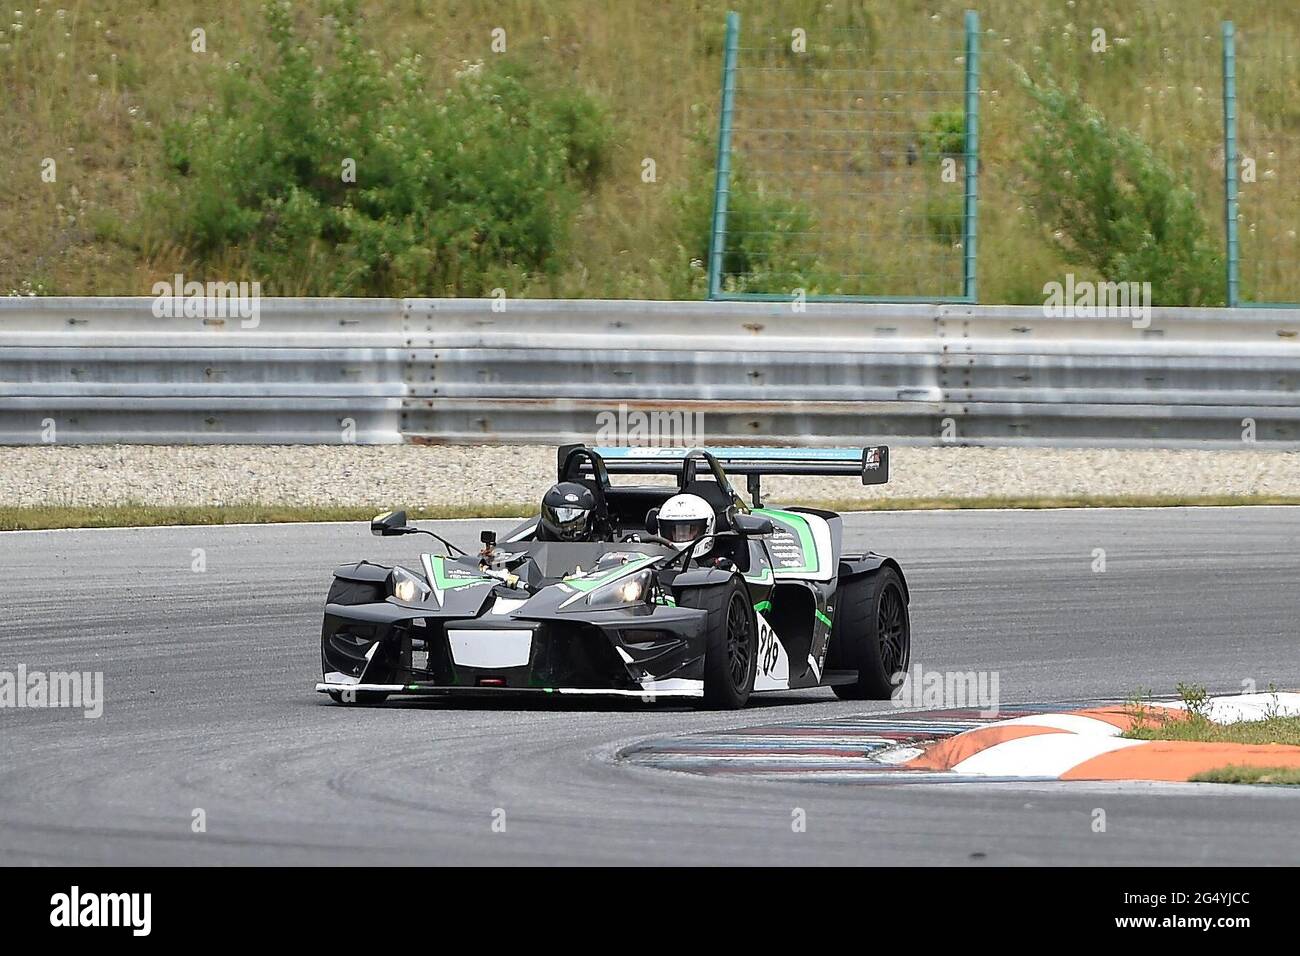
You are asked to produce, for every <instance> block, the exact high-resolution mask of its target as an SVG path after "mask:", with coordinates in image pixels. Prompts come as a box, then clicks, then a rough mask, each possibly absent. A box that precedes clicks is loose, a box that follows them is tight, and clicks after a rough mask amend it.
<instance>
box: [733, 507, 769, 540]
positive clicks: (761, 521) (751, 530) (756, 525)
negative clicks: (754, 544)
mask: <svg viewBox="0 0 1300 956" xmlns="http://www.w3.org/2000/svg"><path fill="white" fill-rule="evenodd" d="M731 523H732V524H733V525H734V526H735V528H736V530H737V531H738V532H739V533H740V534H743V535H745V536H746V537H749V536H750V535H755V536H757V535H764V534H772V533H773V532H775V531H776V525H774V524H772V519H771V518H759V517H757V516H755V515H747V514H745V513H744V512H741V513H739V514H737V515H736V516H735V517H734V518H733V519H732V522H731Z"/></svg>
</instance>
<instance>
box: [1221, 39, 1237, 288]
mask: <svg viewBox="0 0 1300 956" xmlns="http://www.w3.org/2000/svg"><path fill="white" fill-rule="evenodd" d="M1223 225H1224V241H1225V242H1226V248H1225V253H1226V255H1225V257H1224V258H1225V259H1226V260H1227V269H1228V276H1227V279H1228V287H1227V303H1228V308H1230V309H1235V308H1236V307H1237V306H1238V305H1240V304H1241V243H1240V240H1239V238H1238V235H1237V29H1236V26H1235V25H1234V24H1233V22H1232V21H1231V20H1225V21H1223Z"/></svg>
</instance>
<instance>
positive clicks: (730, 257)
mask: <svg viewBox="0 0 1300 956" xmlns="http://www.w3.org/2000/svg"><path fill="white" fill-rule="evenodd" d="M695 148H696V151H697V155H698V156H699V157H700V158H699V160H698V161H697V162H696V163H695V164H694V166H695V171H694V173H693V175H692V178H691V183H690V185H689V186H688V187H687V188H686V189H683V190H682V191H681V192H679V193H678V194H677V195H676V196H675V197H674V204H675V206H676V212H677V220H678V234H679V236H680V237H681V248H682V249H683V250H684V251H685V252H686V254H687V256H688V257H689V259H690V260H691V261H692V262H698V263H700V264H701V265H702V270H696V274H698V275H706V274H707V272H708V268H709V250H710V239H711V237H712V233H713V198H714V197H713V187H714V171H713V160H712V151H711V145H710V144H709V142H708V138H707V136H705V135H703V134H698V135H697V136H696V147H695ZM705 157H707V160H706V159H705ZM738 159H739V157H737V156H735V155H734V154H733V156H732V168H731V181H730V184H729V191H728V198H727V248H726V252H725V254H724V255H723V257H722V272H723V282H724V287H725V289H726V290H727V291H729V292H766V293H774V294H780V295H789V294H792V292H793V290H794V289H799V288H802V289H804V290H805V291H807V292H808V293H812V292H814V291H817V290H818V287H819V285H820V282H821V280H820V279H819V276H818V274H817V266H816V263H815V262H813V261H810V259H809V257H808V255H807V254H806V253H801V237H800V234H801V233H807V232H811V231H812V229H813V217H812V214H811V213H810V212H809V211H808V210H807V209H805V208H804V207H803V206H800V205H799V204H798V203H796V202H794V201H793V200H790V199H785V198H783V197H781V196H780V195H776V194H772V193H769V192H767V191H766V190H765V189H763V187H762V184H761V183H758V182H756V181H755V180H754V179H752V178H751V177H750V176H749V175H748V174H746V172H745V170H744V168H743V166H742V165H741V164H740V163H739V162H738ZM697 284H698V283H697ZM692 291H695V292H696V293H697V294H698V293H699V292H702V291H704V290H703V289H694V290H692Z"/></svg>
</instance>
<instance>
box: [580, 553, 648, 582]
mask: <svg viewBox="0 0 1300 956" xmlns="http://www.w3.org/2000/svg"><path fill="white" fill-rule="evenodd" d="M655 560H656V558H655V556H654V555H648V556H647V557H644V558H636V559H635V560H632V561H628V562H626V563H624V564H620V565H618V566H617V567H613V568H610V569H609V570H608V571H602V572H601V573H600V575H599V576H598V577H594V578H591V577H587V576H585V575H584V576H582V577H569V578H565V579H564V583H565V584H567V585H568V586H569V587H571V588H573V589H574V590H575V591H590V590H591V589H592V588H596V587H599V586H600V585H602V584H605V583H606V582H608V581H613V580H614V579H615V578H619V577H622V576H623V575H625V574H631V573H633V572H634V571H639V570H641V569H642V568H644V567H645V566H646V565H648V564H651V563H653V562H654V561H655ZM588 573H590V572H588Z"/></svg>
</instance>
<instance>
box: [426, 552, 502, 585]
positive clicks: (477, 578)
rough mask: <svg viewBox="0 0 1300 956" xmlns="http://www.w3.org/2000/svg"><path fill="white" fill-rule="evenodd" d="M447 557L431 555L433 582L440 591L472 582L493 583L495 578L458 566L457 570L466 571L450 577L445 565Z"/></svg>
mask: <svg viewBox="0 0 1300 956" xmlns="http://www.w3.org/2000/svg"><path fill="white" fill-rule="evenodd" d="M444 561H445V559H444V558H443V557H442V556H440V555H433V554H431V555H429V567H430V568H432V569H433V584H434V586H435V587H436V588H437V589H438V590H440V591H450V590H451V589H452V588H463V587H467V586H469V585H471V584H491V583H493V579H492V578H489V577H485V576H483V575H476V574H473V573H472V572H470V571H469V569H468V568H463V566H458V567H457V569H456V570H458V571H462V570H463V571H464V572H465V573H464V574H463V575H461V576H457V577H449V576H448V575H447V571H446V568H445V567H444V565H443V562H444Z"/></svg>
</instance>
